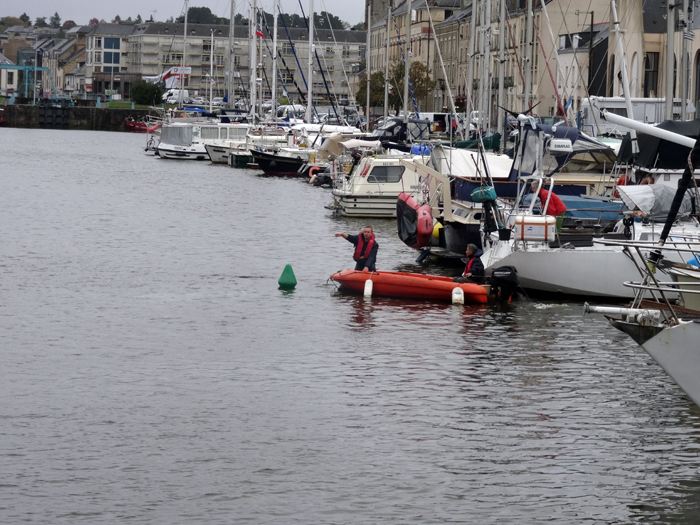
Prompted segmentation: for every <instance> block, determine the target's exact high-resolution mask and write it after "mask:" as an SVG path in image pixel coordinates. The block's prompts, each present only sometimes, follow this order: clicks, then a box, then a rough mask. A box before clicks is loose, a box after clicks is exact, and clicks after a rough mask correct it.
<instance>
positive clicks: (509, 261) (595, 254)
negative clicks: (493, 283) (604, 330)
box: [482, 249, 639, 299]
mask: <svg viewBox="0 0 700 525" xmlns="http://www.w3.org/2000/svg"><path fill="white" fill-rule="evenodd" d="M489 255H490V254H485V256H484V257H482V261H484V262H485V265H486V267H487V273H489V272H490V270H492V269H493V268H494V267H499V266H515V267H516V268H517V269H518V278H519V279H520V286H522V287H523V288H525V289H528V290H537V291H541V292H548V293H558V294H565V295H580V296H585V297H615V298H628V299H631V298H633V297H634V290H633V289H632V288H628V287H626V286H624V284H623V283H624V282H625V281H631V280H634V279H635V278H636V277H638V276H639V271H638V270H637V268H636V266H635V265H634V263H633V262H632V261H631V260H630V259H629V257H627V256H626V255H625V254H624V253H623V252H622V251H614V250H605V249H591V250H582V249H572V250H550V251H537V250H527V251H524V250H523V251H514V252H511V253H509V254H508V255H506V256H505V257H503V258H496V259H495V260H493V261H491V260H489Z"/></svg>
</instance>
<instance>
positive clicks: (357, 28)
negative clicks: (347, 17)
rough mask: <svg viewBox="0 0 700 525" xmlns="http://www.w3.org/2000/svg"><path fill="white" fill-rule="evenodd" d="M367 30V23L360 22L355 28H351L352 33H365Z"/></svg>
mask: <svg viewBox="0 0 700 525" xmlns="http://www.w3.org/2000/svg"><path fill="white" fill-rule="evenodd" d="M364 30H365V23H364V22H358V23H357V24H355V25H354V26H352V27H351V28H350V31H364Z"/></svg>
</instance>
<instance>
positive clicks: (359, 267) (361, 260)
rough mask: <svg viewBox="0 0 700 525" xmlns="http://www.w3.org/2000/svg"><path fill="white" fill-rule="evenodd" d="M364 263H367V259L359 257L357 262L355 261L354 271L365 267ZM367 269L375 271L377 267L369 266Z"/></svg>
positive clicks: (359, 270)
mask: <svg viewBox="0 0 700 525" xmlns="http://www.w3.org/2000/svg"><path fill="white" fill-rule="evenodd" d="M366 265H367V259H360V260H359V261H357V262H356V263H355V271H356V272H361V271H362V270H364V269H365V266H366ZM369 271H370V272H376V271H377V269H376V268H374V267H371V268H370V269H369Z"/></svg>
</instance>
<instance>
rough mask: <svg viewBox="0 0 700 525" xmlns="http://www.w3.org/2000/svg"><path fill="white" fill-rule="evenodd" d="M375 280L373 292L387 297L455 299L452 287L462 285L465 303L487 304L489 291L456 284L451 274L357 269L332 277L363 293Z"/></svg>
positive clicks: (477, 285) (473, 286)
mask: <svg viewBox="0 0 700 525" xmlns="http://www.w3.org/2000/svg"><path fill="white" fill-rule="evenodd" d="M370 278H371V279H372V294H373V295H383V296H386V297H410V298H413V299H435V300H438V301H452V290H453V289H455V288H457V287H459V288H461V289H462V291H463V292H464V302H465V303H485V302H487V301H488V291H487V289H486V288H485V287H483V286H481V285H479V284H475V283H453V282H452V278H451V277H441V276H438V275H423V274H420V273H405V272H357V271H355V270H342V271H340V272H337V273H334V274H333V275H331V279H333V280H334V281H335V282H337V283H340V284H341V285H342V286H344V287H345V288H348V289H349V290H352V291H354V292H359V293H362V292H363V291H364V289H365V281H366V280H367V279H370Z"/></svg>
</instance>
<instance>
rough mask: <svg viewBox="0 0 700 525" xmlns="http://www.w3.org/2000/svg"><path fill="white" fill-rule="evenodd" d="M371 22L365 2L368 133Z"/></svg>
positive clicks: (370, 8) (370, 15)
mask: <svg viewBox="0 0 700 525" xmlns="http://www.w3.org/2000/svg"><path fill="white" fill-rule="evenodd" d="M371 20H372V4H370V3H369V2H367V44H366V50H365V64H366V67H365V72H366V73H367V75H366V77H367V113H365V114H366V115H367V131H369V88H370V68H369V64H370V57H371V53H370V44H371V41H370V38H371V36H372V31H371V29H370V26H371V24H370V21H371Z"/></svg>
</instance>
